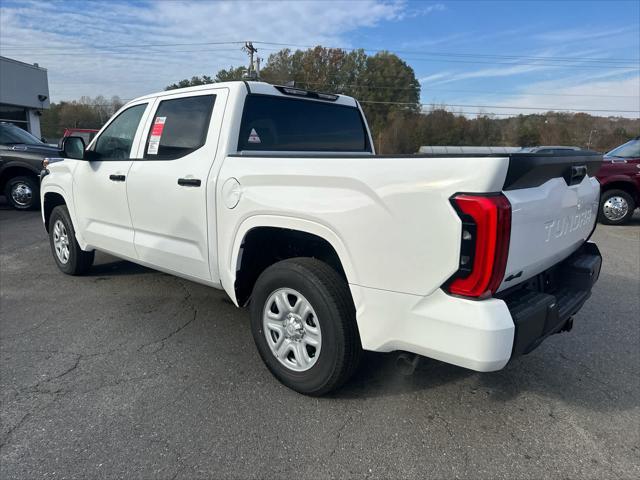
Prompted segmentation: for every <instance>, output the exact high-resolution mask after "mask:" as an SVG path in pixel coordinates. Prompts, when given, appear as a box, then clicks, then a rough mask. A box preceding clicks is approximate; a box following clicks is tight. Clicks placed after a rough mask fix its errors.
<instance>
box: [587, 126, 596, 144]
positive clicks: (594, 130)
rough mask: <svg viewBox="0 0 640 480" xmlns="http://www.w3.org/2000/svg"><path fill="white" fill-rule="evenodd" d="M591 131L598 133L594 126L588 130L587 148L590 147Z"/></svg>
mask: <svg viewBox="0 0 640 480" xmlns="http://www.w3.org/2000/svg"><path fill="white" fill-rule="evenodd" d="M593 133H596V134H597V133H598V130H597V129H595V128H594V129H592V130H591V131H590V132H589V140H588V141H587V148H591V135H592V134H593Z"/></svg>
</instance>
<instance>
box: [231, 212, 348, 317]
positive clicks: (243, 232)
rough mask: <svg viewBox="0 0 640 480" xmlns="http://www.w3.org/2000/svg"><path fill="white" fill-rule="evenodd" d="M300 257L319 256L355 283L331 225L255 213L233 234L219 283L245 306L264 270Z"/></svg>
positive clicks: (345, 251) (237, 302) (238, 303)
mask: <svg viewBox="0 0 640 480" xmlns="http://www.w3.org/2000/svg"><path fill="white" fill-rule="evenodd" d="M300 256H307V257H314V258H318V259H320V260H322V261H324V262H325V263H327V264H329V265H330V266H331V267H332V268H334V269H335V270H336V271H337V272H338V273H339V274H340V275H341V276H342V277H343V278H344V279H345V280H346V281H347V282H348V283H357V275H356V272H355V270H354V268H353V265H352V263H351V262H350V260H349V259H350V256H349V254H348V251H347V249H346V246H345V245H344V243H343V242H342V240H341V239H340V237H338V235H337V234H336V233H335V232H333V230H331V229H330V228H328V227H326V226H324V225H321V224H319V223H316V222H312V221H309V220H303V219H297V218H290V217H278V216H255V217H250V218H249V219H247V220H245V221H244V222H243V223H242V224H241V226H240V228H239V229H238V231H237V233H236V235H235V240H234V243H233V247H232V250H231V253H230V257H229V262H228V263H229V268H228V269H221V273H222V277H223V278H222V285H223V287H224V289H225V291H226V292H227V293H228V294H229V296H230V297H231V298H232V300H233V301H234V303H235V304H236V305H244V304H246V303H247V302H248V300H249V298H250V295H251V289H252V288H253V284H254V283H255V281H256V280H257V278H258V276H259V275H260V273H262V272H263V271H264V269H266V268H267V267H268V266H270V265H272V264H273V263H276V262H277V261H280V260H284V259H285V258H293V257H300ZM225 276H226V277H227V278H224V277H225Z"/></svg>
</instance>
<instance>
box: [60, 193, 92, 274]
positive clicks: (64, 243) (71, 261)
mask: <svg viewBox="0 0 640 480" xmlns="http://www.w3.org/2000/svg"><path fill="white" fill-rule="evenodd" d="M49 243H50V244H51V252H52V253H53V259H54V260H55V261H56V264H57V265H58V268H59V269H60V270H62V271H63V272H64V273H66V274H68V275H81V274H83V273H85V272H86V271H87V270H89V268H91V265H92V264H93V258H94V256H95V252H94V251H90V252H85V251H83V250H82V249H81V248H80V245H79V244H78V241H77V240H76V232H75V230H74V229H73V223H71V217H70V216H69V210H67V207H66V206H64V205H59V206H57V207H56V208H54V209H53V211H52V212H51V217H50V218H49Z"/></svg>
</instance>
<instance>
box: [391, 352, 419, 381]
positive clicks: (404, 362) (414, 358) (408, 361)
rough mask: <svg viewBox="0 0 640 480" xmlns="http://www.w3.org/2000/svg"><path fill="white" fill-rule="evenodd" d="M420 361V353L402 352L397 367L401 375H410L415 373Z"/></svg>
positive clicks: (398, 357)
mask: <svg viewBox="0 0 640 480" xmlns="http://www.w3.org/2000/svg"><path fill="white" fill-rule="evenodd" d="M419 361H420V355H417V354H415V353H407V352H402V353H400V354H398V356H397V358H396V368H397V369H398V371H399V372H400V374H401V375H404V376H405V377H409V376H411V375H413V373H414V372H415V371H416V367H417V366H418V362H419Z"/></svg>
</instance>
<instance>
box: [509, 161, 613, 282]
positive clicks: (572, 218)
mask: <svg viewBox="0 0 640 480" xmlns="http://www.w3.org/2000/svg"><path fill="white" fill-rule="evenodd" d="M509 162H510V163H509V170H508V173H507V178H506V180H505V186H504V189H503V193H504V195H505V196H506V197H507V198H508V200H509V202H510V203H511V215H512V216H511V239H510V243H509V256H508V260H507V266H506V270H505V275H504V280H503V282H502V284H501V286H500V288H499V290H504V289H506V288H509V287H512V286H514V285H517V284H518V283H521V282H523V281H525V280H528V279H529V278H531V277H533V276H535V275H537V274H538V273H540V272H543V271H544V270H546V269H548V268H549V267H551V266H552V265H554V264H556V263H558V262H560V261H562V260H563V259H565V258H567V257H568V256H569V255H571V253H573V252H574V251H576V250H577V249H578V248H579V247H580V245H582V244H583V243H584V242H585V240H587V238H588V237H589V236H590V235H591V232H592V231H593V229H594V226H595V222H596V218H597V212H598V202H599V198H600V184H599V183H598V181H597V180H596V179H595V174H596V172H597V171H598V169H599V168H600V164H601V162H602V156H601V155H599V154H596V153H595V152H594V153H591V152H586V153H583V152H581V153H580V154H579V155H572V154H569V155H557V154H555V155H539V154H512V155H510V160H509Z"/></svg>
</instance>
